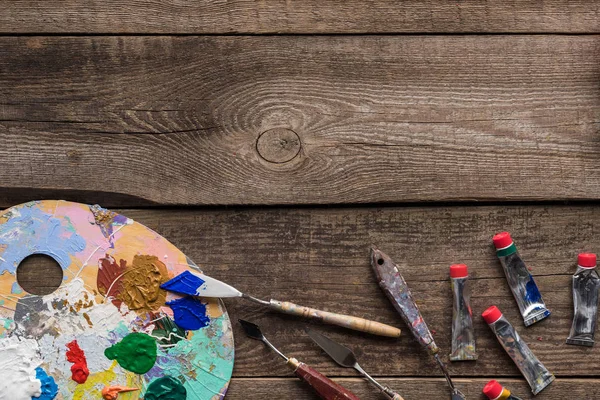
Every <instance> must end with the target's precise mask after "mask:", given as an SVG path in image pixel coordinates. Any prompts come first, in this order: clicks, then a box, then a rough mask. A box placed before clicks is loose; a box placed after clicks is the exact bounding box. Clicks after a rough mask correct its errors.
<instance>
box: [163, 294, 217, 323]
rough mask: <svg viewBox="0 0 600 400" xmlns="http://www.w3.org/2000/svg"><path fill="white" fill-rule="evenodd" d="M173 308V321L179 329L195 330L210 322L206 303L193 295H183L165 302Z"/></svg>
mask: <svg viewBox="0 0 600 400" xmlns="http://www.w3.org/2000/svg"><path fill="white" fill-rule="evenodd" d="M167 305H168V306H169V307H171V309H172V310H173V315H174V317H175V323H176V324H177V326H179V327H180V328H181V329H185V330H188V331H195V330H198V329H200V328H204V327H205V326H207V325H208V324H209V323H210V318H208V316H207V315H206V305H205V304H203V303H202V302H201V301H200V300H199V299H197V298H195V297H184V298H181V299H177V300H173V301H170V302H168V303H167Z"/></svg>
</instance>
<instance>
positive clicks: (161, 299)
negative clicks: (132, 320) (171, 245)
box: [118, 255, 169, 311]
mask: <svg viewBox="0 0 600 400" xmlns="http://www.w3.org/2000/svg"><path fill="white" fill-rule="evenodd" d="M168 280H169V273H168V271H167V267H166V265H165V264H163V263H162V262H161V261H160V260H159V259H158V257H156V256H148V255H138V256H134V257H133V263H132V264H131V266H128V267H127V269H126V270H125V272H124V274H123V277H122V278H121V283H122V285H123V289H122V292H121V294H120V295H119V296H118V298H119V299H120V300H122V301H123V302H124V303H125V304H127V306H128V307H129V308H130V309H131V310H140V311H154V310H157V309H158V308H159V307H161V306H162V305H164V304H165V301H166V300H167V292H166V291H164V290H163V289H161V288H160V285H161V284H162V283H164V282H166V281H168Z"/></svg>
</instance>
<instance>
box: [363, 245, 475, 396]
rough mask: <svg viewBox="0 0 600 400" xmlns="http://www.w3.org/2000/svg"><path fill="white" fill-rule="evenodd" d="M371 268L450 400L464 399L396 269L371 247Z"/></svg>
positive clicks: (384, 255)
mask: <svg viewBox="0 0 600 400" xmlns="http://www.w3.org/2000/svg"><path fill="white" fill-rule="evenodd" d="M371 267H372V268H373V270H374V271H375V275H377V279H378V280H379V286H381V288H382V289H383V291H384V292H385V294H386V295H387V297H388V298H389V300H390V301H391V302H392V304H393V305H394V308H395V309H396V311H398V313H399V314H400V316H401V317H402V319H403V320H404V322H405V323H406V325H407V326H408V327H409V329H410V331H411V332H412V334H413V336H414V337H415V339H417V341H418V342H419V343H420V344H421V346H423V347H424V348H426V349H427V352H428V353H429V354H431V355H432V356H433V358H435V361H436V362H437V363H438V365H439V367H440V369H441V370H442V373H443V374H444V377H445V378H446V382H448V386H450V390H451V391H452V395H451V397H450V398H451V399H452V400H464V399H465V395H464V394H462V393H461V392H460V391H459V390H458V389H457V388H456V387H455V386H454V383H453V382H452V379H451V378H450V374H449V373H448V369H447V368H446V365H445V364H444V363H443V361H442V360H441V359H440V355H439V351H440V349H439V347H437V345H436V344H435V341H434V340H433V335H431V331H430V330H429V328H428V327H427V324H426V323H425V320H423V316H422V315H421V312H420V311H419V308H418V307H417V303H416V302H415V300H414V298H413V297H412V293H411V292H410V289H409V287H408V285H407V284H406V281H405V280H404V277H402V275H401V274H400V270H399V269H398V266H397V265H396V264H395V263H394V262H393V261H392V259H391V258H390V257H389V256H388V255H387V254H385V253H384V252H383V251H381V250H379V249H378V248H377V247H375V246H373V247H371Z"/></svg>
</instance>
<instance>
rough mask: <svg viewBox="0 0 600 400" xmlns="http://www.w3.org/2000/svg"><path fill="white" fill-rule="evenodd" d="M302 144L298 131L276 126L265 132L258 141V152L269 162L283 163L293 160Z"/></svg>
mask: <svg viewBox="0 0 600 400" xmlns="http://www.w3.org/2000/svg"><path fill="white" fill-rule="evenodd" d="M301 148H302V144H301V143H300V137H299V136H298V135H297V134H296V132H294V131H292V130H290V129H285V128H274V129H269V130H268V131H265V132H263V133H262V134H261V135H260V136H259V137H258V140H257V141H256V150H257V151H258V154H259V155H260V156H261V157H262V158H263V159H265V160H266V161H268V162H272V163H276V164H281V163H286V162H288V161H291V160H293V159H294V158H295V157H296V156H297V155H298V153H300V149H301Z"/></svg>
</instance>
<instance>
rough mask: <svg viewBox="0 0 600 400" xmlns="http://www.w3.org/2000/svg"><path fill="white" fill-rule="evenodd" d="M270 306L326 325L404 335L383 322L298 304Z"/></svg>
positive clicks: (385, 334) (396, 335)
mask: <svg viewBox="0 0 600 400" xmlns="http://www.w3.org/2000/svg"><path fill="white" fill-rule="evenodd" d="M270 306H271V309H273V310H276V311H279V312H282V313H285V314H291V315H298V316H301V317H304V318H313V319H317V320H320V321H322V322H323V323H326V324H331V325H338V326H342V327H344V328H348V329H353V330H355V331H360V332H366V333H372V334H374V335H379V336H388V337H400V334H401V333H402V331H401V330H400V329H398V328H395V327H393V326H390V325H386V324H382V323H381V322H376V321H370V320H368V319H364V318H359V317H353V316H351V315H344V314H337V313H332V312H328V311H322V310H317V309H315V308H310V307H304V306H299V305H298V304H294V303H290V302H287V301H278V300H271V302H270Z"/></svg>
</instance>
